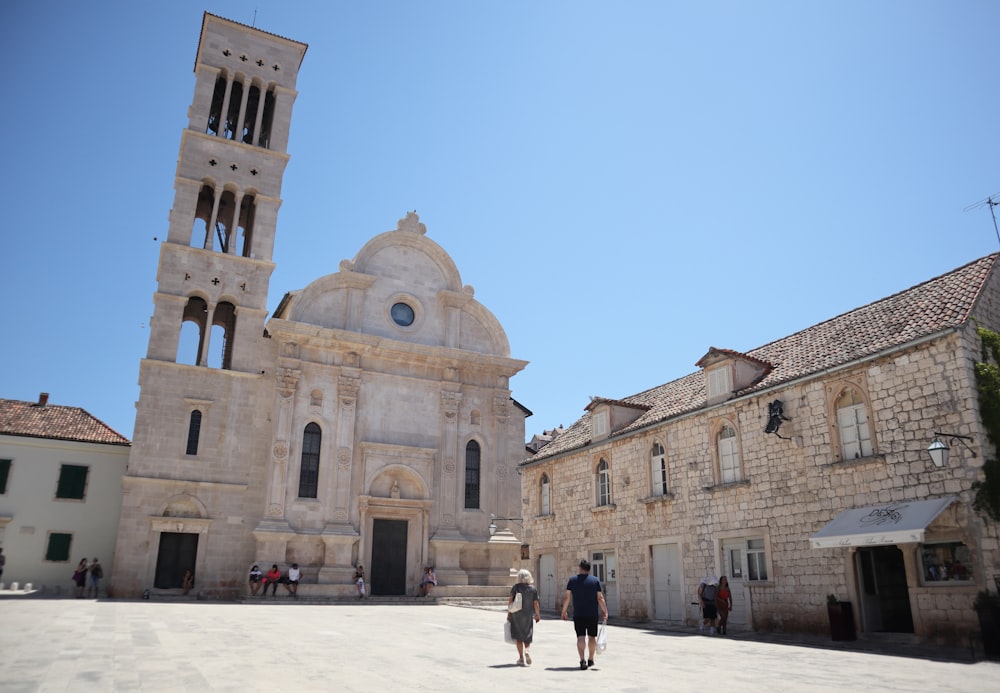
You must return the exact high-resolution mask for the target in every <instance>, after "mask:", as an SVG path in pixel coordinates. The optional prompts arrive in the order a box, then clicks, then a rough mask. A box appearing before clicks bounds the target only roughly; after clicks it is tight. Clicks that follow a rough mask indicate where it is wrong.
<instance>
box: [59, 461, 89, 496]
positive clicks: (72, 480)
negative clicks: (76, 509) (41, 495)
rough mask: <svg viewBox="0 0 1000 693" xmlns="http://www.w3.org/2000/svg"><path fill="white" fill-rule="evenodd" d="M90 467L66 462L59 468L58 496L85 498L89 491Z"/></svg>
mask: <svg viewBox="0 0 1000 693" xmlns="http://www.w3.org/2000/svg"><path fill="white" fill-rule="evenodd" d="M88 471H90V468H89V467H84V466H82V465H79V464H64V465H62V466H61V467H60V468H59V485H58V486H56V498H72V499H74V500H83V498H84V496H85V495H86V493H87V472H88Z"/></svg>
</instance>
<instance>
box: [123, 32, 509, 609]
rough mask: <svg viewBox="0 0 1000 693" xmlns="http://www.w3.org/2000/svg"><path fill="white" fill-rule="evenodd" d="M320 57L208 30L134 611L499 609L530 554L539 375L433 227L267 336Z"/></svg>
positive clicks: (164, 328) (137, 504)
mask: <svg viewBox="0 0 1000 693" xmlns="http://www.w3.org/2000/svg"><path fill="white" fill-rule="evenodd" d="M306 48H307V47H306V45H305V44H302V43H299V42H297V41H292V40H289V39H286V38H283V37H280V36H276V35H274V34H269V33H267V32H264V31H261V30H258V29H254V28H251V27H248V26H245V25H242V24H239V23H236V22H232V21H229V20H226V19H223V18H221V17H216V16H214V15H211V14H207V13H206V15H205V18H204V22H203V26H202V32H201V38H200V42H199V47H198V53H197V58H196V66H195V74H196V78H197V79H196V85H195V94H194V101H193V103H192V105H191V107H190V109H189V118H190V120H189V123H188V127H187V128H186V129H185V130H184V131H183V134H182V139H181V147H180V157H179V162H178V169H177V176H176V181H175V200H174V206H173V209H172V210H171V213H170V221H169V231H168V235H167V239H166V241H165V242H164V243H163V244H162V246H161V253H160V260H159V267H158V271H157V279H158V286H157V290H156V293H155V295H154V299H153V303H154V312H153V318H152V321H151V331H150V340H149V348H148V351H147V355H146V358H144V359H143V360H142V362H141V364H140V372H139V384H140V397H139V401H138V402H137V404H136V408H137V411H136V425H135V432H134V436H133V438H134V439H133V448H132V452H131V455H130V458H129V466H128V472H127V474H126V476H125V478H124V481H123V492H124V493H123V503H122V512H121V520H120V524H119V530H118V538H117V544H116V555H115V562H114V566H113V570H112V590H113V592H114V594H115V595H116V596H132V595H136V594H139V593H141V592H142V591H143V590H145V589H149V590H151V591H152V592H154V593H156V592H158V591H162V592H167V593H169V592H172V591H180V587H181V584H182V576H183V574H184V571H186V570H191V571H193V573H194V575H195V591H196V592H197V593H198V594H200V595H202V596H204V597H206V598H230V597H233V596H239V595H241V594H243V592H244V590H245V588H246V577H247V571H248V569H249V567H250V566H251V565H253V564H254V563H256V564H259V565H261V566H263V567H265V569H266V567H269V566H270V565H271V564H277V565H278V566H279V567H280V568H281V569H282V570H283V571H284V570H287V567H288V566H290V565H291V564H293V563H297V564H298V565H299V567H300V569H301V570H302V573H303V581H302V583H303V584H302V585H301V586H300V588H299V593H300V594H305V595H309V594H314V595H320V596H336V595H343V594H348V593H353V586H352V585H351V576H352V574H353V572H354V567H355V566H356V565H358V564H363V565H365V567H366V569H367V572H368V574H369V583H370V587H371V591H372V594H375V595H380V594H381V595H402V594H413V593H414V591H415V589H416V586H417V584H418V582H419V579H420V575H421V573H422V569H423V567H424V566H427V565H433V566H434V567H435V569H436V573H437V577H438V579H439V583H440V589H439V590H438V593H439V594H449V593H451V594H461V595H477V594H494V593H496V592H497V589H498V588H500V587H502V586H503V585H506V584H508V580H509V571H510V568H511V567H512V566H514V565H516V561H517V560H518V557H519V554H520V542H519V541H517V540H516V539H514V537H513V536H512V535H511V534H509V533H508V532H500V533H497V534H496V536H491V534H490V532H489V526H490V524H491V516H513V515H516V514H518V512H519V510H520V503H521V501H520V478H519V477H518V475H517V473H516V470H517V466H518V463H519V462H520V461H521V459H522V457H523V441H524V420H525V417H526V416H527V415H528V414H529V412H527V411H526V410H525V409H524V408H523V407H521V406H520V405H519V404H518V403H517V402H516V401H514V400H513V399H512V397H511V391H510V389H509V380H510V378H511V377H512V376H513V375H514V374H516V373H517V372H518V371H520V370H521V369H522V368H523V367H524V366H525V365H526V362H524V361H520V360H516V359H513V358H511V356H510V348H509V344H508V341H507V337H506V334H505V332H504V330H503V328H502V326H501V325H500V323H499V322H498V321H497V319H496V318H495V317H494V316H493V314H492V313H491V312H490V311H489V310H488V309H486V308H485V307H484V306H483V305H481V304H480V303H479V302H478V301H477V300H476V299H475V297H474V290H473V289H472V287H471V286H469V285H465V284H463V283H462V279H461V275H460V274H459V271H458V268H457V267H456V266H455V264H454V262H453V261H452V259H451V258H450V257H449V255H448V254H447V253H446V252H445V250H444V249H442V248H441V247H440V246H439V245H438V244H437V243H435V242H434V241H433V240H431V239H430V238H428V236H427V234H426V228H425V227H424V225H423V224H422V223H421V222H420V220H419V218H418V217H417V215H416V214H415V213H412V212H411V213H409V214H407V215H405V217H404V218H403V219H401V220H400V221H399V222H398V224H397V227H396V228H395V229H394V230H392V231H388V232H385V233H382V234H378V235H376V236H375V237H374V238H372V239H371V240H370V241H369V242H368V243H367V244H365V245H364V247H363V248H361V249H360V251H358V253H357V254H356V256H355V257H354V259H353V260H344V261H342V262H341V263H340V266H339V268H338V270H337V271H336V272H333V273H332V274H329V275H327V276H325V277H322V278H319V279H317V280H315V281H313V282H312V283H310V284H309V285H308V286H306V287H305V288H303V289H301V290H297V291H292V292H289V293H287V294H286V295H285V296H284V298H283V299H282V300H281V301H280V304H279V305H278V307H277V309H276V310H275V311H274V314H273V315H272V316H270V317H268V315H267V309H266V303H267V297H268V289H269V281H270V275H271V272H272V271H273V269H274V264H273V262H272V252H273V248H274V242H275V235H276V227H277V211H278V208H279V206H280V203H281V197H280V194H281V183H282V176H283V172H284V167H285V165H286V163H287V161H288V158H289V157H288V153H287V151H286V150H287V142H288V133H289V128H290V123H291V112H292V105H293V103H294V100H295V96H296V94H297V92H296V90H295V85H296V78H297V73H298V69H299V66H300V65H301V63H302V60H303V58H304V55H305V52H306Z"/></svg>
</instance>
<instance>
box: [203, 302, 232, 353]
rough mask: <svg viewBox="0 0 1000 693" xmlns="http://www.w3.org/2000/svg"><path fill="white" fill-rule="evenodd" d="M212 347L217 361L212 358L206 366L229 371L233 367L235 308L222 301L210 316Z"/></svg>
mask: <svg viewBox="0 0 1000 693" xmlns="http://www.w3.org/2000/svg"><path fill="white" fill-rule="evenodd" d="M212 328H213V329H212V345H213V347H214V348H215V349H217V351H216V354H218V359H217V360H216V359H215V358H214V357H213V358H212V361H211V362H210V363H209V364H208V365H209V366H211V367H212V368H222V369H223V370H230V369H231V368H232V367H233V337H234V335H235V334H236V306H234V305H233V304H232V303H229V302H228V301H222V302H221V303H219V305H217V306H216V307H215V312H214V313H213V314H212Z"/></svg>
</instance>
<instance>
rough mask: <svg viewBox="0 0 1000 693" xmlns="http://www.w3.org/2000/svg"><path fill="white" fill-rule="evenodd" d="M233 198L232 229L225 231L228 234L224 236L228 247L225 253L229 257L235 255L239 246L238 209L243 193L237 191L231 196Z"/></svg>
mask: <svg viewBox="0 0 1000 693" xmlns="http://www.w3.org/2000/svg"><path fill="white" fill-rule="evenodd" d="M233 197H234V198H235V199H234V203H233V222H232V228H230V229H226V231H227V232H228V233H227V234H226V236H227V238H228V241H227V246H228V247H227V248H226V252H227V253H228V254H229V255H235V254H236V246H237V245H239V235H240V209H241V208H242V207H243V197H244V193H243V191H242V190H237V191H236V193H235V194H234V195H233Z"/></svg>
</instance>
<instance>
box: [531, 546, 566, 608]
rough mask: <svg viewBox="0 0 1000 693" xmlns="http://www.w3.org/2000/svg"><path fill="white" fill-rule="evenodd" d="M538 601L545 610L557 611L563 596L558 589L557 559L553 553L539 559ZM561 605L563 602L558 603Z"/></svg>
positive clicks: (543, 555)
mask: <svg viewBox="0 0 1000 693" xmlns="http://www.w3.org/2000/svg"><path fill="white" fill-rule="evenodd" d="M537 578H538V579H537V582H538V601H539V602H540V603H541V607H542V608H543V609H547V610H549V611H555V609H556V608H557V606H556V604H557V601H556V600H557V599H561V598H562V595H561V594H558V588H557V587H556V557H555V556H554V555H553V554H551V553H546V554H542V555H541V556H539V557H538V576H537ZM558 603H559V604H560V605H561V604H562V602H558Z"/></svg>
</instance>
